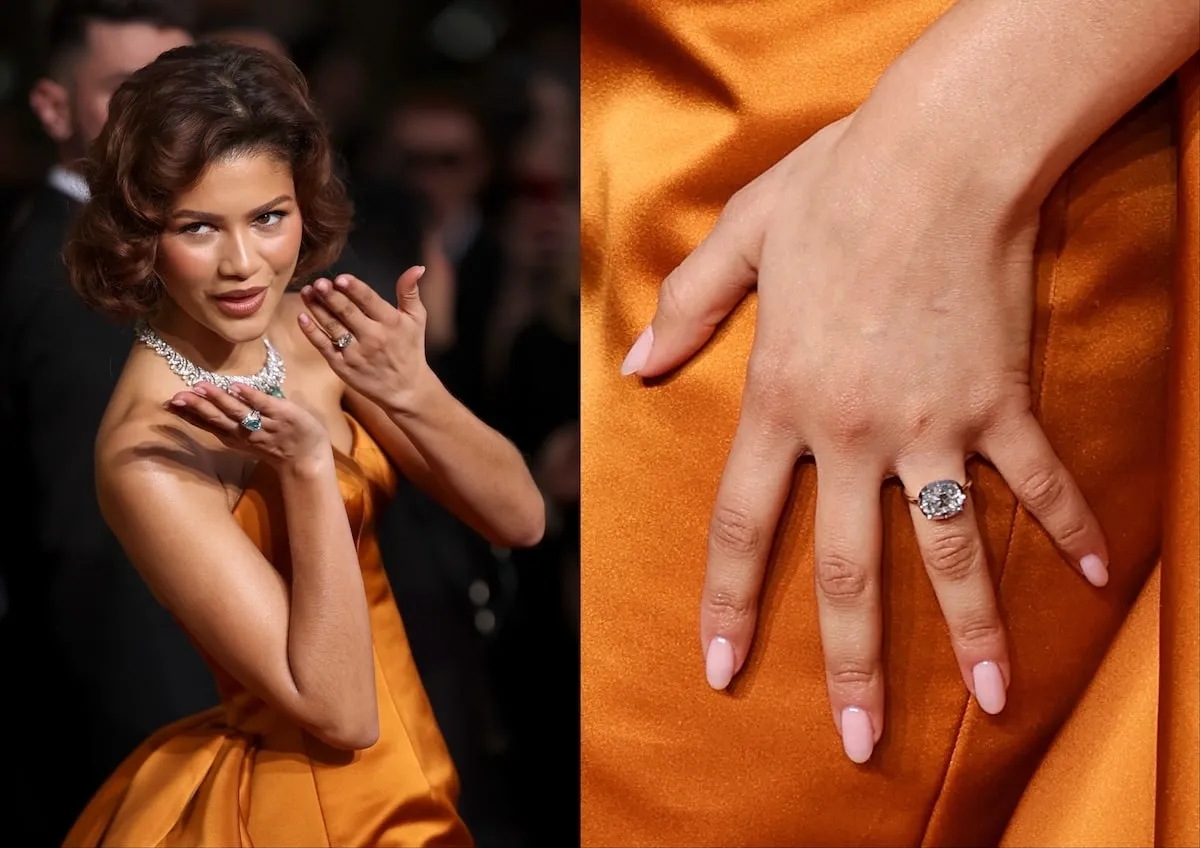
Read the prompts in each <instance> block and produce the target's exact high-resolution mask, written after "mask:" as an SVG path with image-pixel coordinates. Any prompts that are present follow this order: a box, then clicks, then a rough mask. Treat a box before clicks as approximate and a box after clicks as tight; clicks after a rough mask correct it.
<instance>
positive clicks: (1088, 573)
mask: <svg viewBox="0 0 1200 848" xmlns="http://www.w3.org/2000/svg"><path fill="white" fill-rule="evenodd" d="M1079 570H1080V571H1082V572H1083V576H1084V577H1086V578H1087V581H1088V582H1089V583H1091V584H1092V585H1093V586H1095V587H1097V588H1099V587H1101V586H1106V585H1108V569H1107V568H1105V566H1104V560H1102V559H1100V557H1098V556H1096V555H1095V554H1088V555H1087V556H1085V557H1084V558H1083V559H1081V560H1080V561H1079Z"/></svg>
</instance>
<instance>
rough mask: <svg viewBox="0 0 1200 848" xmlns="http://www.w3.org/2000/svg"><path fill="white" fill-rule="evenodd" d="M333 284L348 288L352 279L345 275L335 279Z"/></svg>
mask: <svg viewBox="0 0 1200 848" xmlns="http://www.w3.org/2000/svg"><path fill="white" fill-rule="evenodd" d="M333 284H334V285H335V286H337V287H338V288H339V289H344V288H346V286H348V285H350V280H348V279H347V278H345V277H338V278H337V279H336V280H334V281H333Z"/></svg>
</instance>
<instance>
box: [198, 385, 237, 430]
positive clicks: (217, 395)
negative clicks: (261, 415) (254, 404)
mask: <svg viewBox="0 0 1200 848" xmlns="http://www.w3.org/2000/svg"><path fill="white" fill-rule="evenodd" d="M192 391H193V392H194V393H196V394H198V395H200V397H202V398H205V399H206V400H207V401H208V402H209V403H211V404H212V405H213V406H215V407H216V408H217V409H219V410H220V411H221V413H222V414H223V415H225V416H226V417H227V418H230V419H232V420H234V421H241V420H242V419H243V418H245V417H246V416H247V415H249V414H250V407H249V406H248V405H247V404H246V403H245V402H244V401H241V400H239V399H238V398H236V397H234V396H233V395H231V394H229V393H227V392H225V391H223V390H222V389H221V388H220V387H219V386H215V385H213V384H212V383H203V382H201V383H196V384H195V385H194V386H192Z"/></svg>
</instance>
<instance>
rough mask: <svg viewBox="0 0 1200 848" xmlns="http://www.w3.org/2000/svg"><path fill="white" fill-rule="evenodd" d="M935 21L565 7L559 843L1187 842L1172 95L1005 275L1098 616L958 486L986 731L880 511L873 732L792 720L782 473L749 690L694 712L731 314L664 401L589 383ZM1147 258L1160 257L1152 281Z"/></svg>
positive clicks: (1180, 172) (801, 492)
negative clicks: (724, 219) (1101, 558)
mask: <svg viewBox="0 0 1200 848" xmlns="http://www.w3.org/2000/svg"><path fill="white" fill-rule="evenodd" d="M949 5H950V3H949V0H904V2H900V0H885V2H881V3H871V4H866V3H855V2H848V3H797V2H794V0H765V1H764V2H758V3H748V2H746V3H690V2H686V1H685V0H663V2H654V3H650V2H646V0H605V2H592V0H585V3H584V6H583V42H582V44H583V56H582V69H583V121H582V124H583V145H582V149H583V163H582V188H583V195H582V196H583V206H582V210H581V212H582V238H583V242H582V251H583V252H582V256H583V279H582V288H583V291H582V294H583V301H582V319H583V322H582V333H583V360H582V369H583V383H582V426H583V439H584V451H583V464H582V495H583V501H582V502H583V514H582V522H583V526H582V551H581V558H582V559H581V561H582V585H581V614H582V633H581V663H582V691H581V707H582V716H581V727H582V743H581V744H582V750H581V759H582V775H581V791H582V840H583V844H584V845H585V846H597V847H599V846H620V845H664V846H665V845H670V846H685V845H688V846H721V845H780V846H795V845H852V846H861V845H885V846H898V845H995V844H997V843H998V842H1000V840H1001V839H1005V840H1006V844H1011V845H1013V846H1029V845H1065V844H1092V845H1114V844H1120V845H1153V844H1155V843H1156V841H1157V843H1158V844H1170V845H1197V844H1200V832H1198V830H1197V825H1196V815H1195V811H1196V809H1197V806H1200V798H1198V797H1197V789H1196V786H1197V784H1196V780H1195V778H1196V770H1197V756H1196V735H1197V729H1196V728H1197V720H1198V715H1197V698H1196V689H1197V686H1198V685H1200V682H1198V678H1197V674H1196V670H1197V669H1196V658H1197V657H1196V654H1197V642H1196V620H1197V615H1198V613H1197V602H1196V598H1197V574H1198V571H1197V561H1196V560H1197V553H1196V549H1197V541H1196V524H1197V506H1196V504H1197V500H1196V490H1197V487H1198V486H1200V480H1198V476H1197V470H1196V440H1195V433H1196V428H1197V427H1198V426H1200V425H1198V423H1197V415H1196V403H1197V395H1198V389H1197V375H1196V367H1195V366H1196V350H1197V346H1198V345H1200V341H1198V338H1197V322H1196V320H1195V317H1194V312H1195V310H1196V309H1197V295H1196V292H1197V277H1196V273H1197V271H1196V266H1195V262H1196V251H1195V249H1194V240H1195V239H1196V235H1195V222H1196V212H1195V209H1196V206H1195V204H1196V182H1197V179H1198V178H1200V175H1198V174H1197V173H1196V170H1195V169H1196V168H1197V167H1198V166H1197V163H1196V147H1195V144H1196V142H1195V138H1196V131H1197V129H1196V121H1195V120H1194V118H1189V119H1188V120H1187V121H1185V122H1182V123H1181V122H1180V120H1179V115H1180V106H1179V100H1178V98H1177V84H1176V83H1174V82H1172V83H1171V84H1169V85H1165V86H1163V87H1162V88H1161V89H1160V90H1158V91H1156V92H1154V93H1153V94H1152V95H1151V96H1150V97H1148V98H1147V99H1146V100H1145V101H1144V102H1143V103H1141V104H1140V105H1139V106H1138V107H1137V108H1135V109H1134V110H1132V112H1131V113H1130V114H1129V115H1127V116H1126V117H1125V118H1124V119H1122V120H1121V121H1120V122H1119V123H1118V124H1117V125H1116V126H1115V127H1113V128H1112V129H1111V130H1110V131H1109V132H1108V133H1107V134H1106V135H1105V136H1104V137H1103V138H1101V139H1100V140H1099V141H1098V142H1097V143H1096V144H1095V145H1094V146H1093V147H1092V148H1091V149H1090V150H1089V151H1087V153H1086V154H1085V155H1084V156H1082V157H1081V158H1080V159H1079V160H1078V161H1077V162H1076V163H1075V164H1074V165H1073V166H1072V167H1071V168H1070V170H1069V171H1068V172H1067V173H1066V174H1065V175H1064V176H1063V178H1062V180H1061V181H1060V182H1059V184H1058V185H1057V187H1056V188H1055V189H1054V191H1053V193H1052V194H1051V196H1050V197H1049V199H1048V201H1047V202H1046V204H1045V207H1044V210H1043V226H1042V230H1041V236H1040V240H1039V244H1038V248H1037V264H1036V278H1037V284H1036V321H1035V324H1036V332H1035V336H1034V339H1033V346H1034V350H1033V358H1032V361H1033V363H1034V366H1033V374H1032V379H1033V388H1034V398H1035V412H1036V414H1037V416H1038V418H1039V420H1040V421H1041V423H1042V425H1043V427H1044V428H1045V430H1046V433H1047V435H1048V437H1049V439H1050V440H1051V442H1052V443H1053V444H1054V446H1055V448H1056V449H1057V451H1058V453H1059V455H1060V456H1061V457H1062V459H1063V460H1064V462H1065V463H1066V465H1067V467H1068V468H1069V469H1070V470H1071V471H1072V473H1073V474H1074V476H1075V479H1076V480H1077V481H1078V482H1079V484H1080V485H1081V487H1082V488H1083V491H1084V492H1085V494H1086V495H1087V497H1088V500H1089V502H1090V503H1091V505H1092V507H1093V508H1094V509H1095V511H1096V513H1097V515H1098V516H1099V519H1100V521H1101V523H1102V525H1103V527H1104V528H1105V530H1106V533H1107V536H1108V539H1109V544H1110V552H1111V559H1112V568H1111V581H1110V583H1109V584H1108V586H1107V587H1106V588H1105V589H1103V590H1097V589H1094V588H1092V587H1091V586H1090V585H1088V584H1087V583H1086V582H1085V581H1084V580H1083V579H1081V578H1080V577H1079V575H1078V574H1077V573H1075V572H1074V571H1073V570H1072V569H1071V568H1070V567H1069V566H1068V565H1067V564H1066V563H1065V562H1063V561H1062V559H1061V558H1060V556H1059V554H1058V553H1057V552H1056V551H1055V549H1054V547H1053V545H1052V544H1051V542H1050V541H1049V539H1048V538H1047V536H1046V535H1045V533H1044V532H1043V531H1042V530H1041V529H1040V527H1039V526H1038V524H1037V522H1036V521H1034V520H1033V519H1032V517H1031V516H1029V515H1028V514H1027V513H1026V512H1024V510H1022V509H1021V508H1019V506H1018V505H1017V504H1016V503H1015V501H1014V499H1013V496H1012V494H1011V493H1010V492H1009V490H1008V488H1007V486H1006V485H1005V484H1004V481H1003V480H1002V479H1001V478H1000V477H999V476H998V474H996V472H995V471H994V470H993V469H991V468H990V467H989V466H987V465H986V464H982V463H976V464H974V466H973V467H972V469H971V472H972V476H973V478H974V480H975V487H974V488H973V489H972V497H974V498H975V499H976V500H975V506H976V510H977V512H978V513H979V515H980V519H981V530H982V533H983V536H984V540H985V546H986V550H987V555H988V561H989V566H990V569H991V574H992V578H993V583H994V585H995V587H996V592H997V596H998V598H999V601H1000V605H1001V611H1002V614H1003V616H1004V618H1005V621H1006V623H1007V626H1008V628H1009V638H1010V649H1011V653H1012V664H1013V680H1012V682H1011V687H1010V689H1009V691H1008V705H1007V708H1006V709H1005V711H1004V712H1003V713H1002V714H1001V715H999V716H989V715H987V714H985V713H983V712H982V711H981V710H980V709H979V707H978V705H977V704H976V703H975V702H974V700H973V699H971V698H970V697H969V696H968V693H967V691H966V689H965V687H964V686H963V682H962V679H961V677H960V676H959V672H958V667H957V664H956V662H955V659H954V655H953V653H952V651H951V647H950V643H949V639H948V636H947V633H946V627H945V623H944V620H943V618H942V615H941V612H940V610H939V609H938V606H937V602H936V599H935V597H934V595H933V592H932V590H931V588H930V586H929V582H928V580H927V578H926V575H925V572H924V569H923V567H922V565H921V560H920V556H919V552H918V549H917V547H916V544H915V540H914V537H913V530H912V525H911V520H910V518H909V512H908V508H907V505H906V504H905V503H904V501H903V500H902V498H901V493H900V491H899V489H898V487H897V486H896V485H894V484H888V485H887V486H885V487H884V490H883V494H882V498H883V509H884V533H885V542H884V562H883V574H884V599H885V600H884V603H885V630H884V633H885V663H886V673H887V722H886V728H885V730H884V734H883V738H882V740H881V741H880V744H879V745H878V746H877V747H876V749H875V753H874V756H873V758H872V759H871V761H870V762H869V763H867V764H866V765H864V766H856V765H854V764H853V763H851V762H850V761H849V760H848V759H847V758H846V757H845V755H844V754H843V753H842V748H841V741H840V739H839V737H838V735H837V732H836V730H835V728H834V725H833V721H832V716H831V713H830V708H829V705H828V702H827V698H826V689H825V682H824V674H823V667H822V656H821V651H820V641H819V633H818V628H817V621H816V615H815V611H816V600H815V597H814V587H813V554H812V538H811V527H812V521H813V509H814V505H815V494H816V473H815V469H814V468H813V467H812V465H811V464H807V463H805V464H802V465H801V466H800V469H799V471H798V473H797V476H796V485H795V492H794V495H793V498H792V500H791V501H790V502H789V505H788V507H787V509H786V512H785V516H784V519H783V521H782V523H781V538H780V540H779V541H778V543H777V546H776V551H775V554H774V556H773V559H772V565H771V570H770V572H769V575H768V578H767V585H766V587H765V592H764V595H763V597H762V603H761V610H762V612H761V617H760V620H759V630H758V634H757V637H756V639H755V642H754V645H753V647H752V650H751V653H750V657H749V660H748V662H747V664H746V666H745V668H744V670H743V671H742V672H741V674H740V675H739V676H738V677H737V678H735V681H734V683H733V684H732V686H731V687H730V689H729V690H728V691H727V692H723V693H719V692H714V691H711V690H710V689H709V688H708V686H707V684H706V682H705V675H704V662H703V657H702V653H701V646H700V643H699V636H698V632H697V628H698V611H699V597H700V589H701V584H702V578H703V573H704V563H705V553H706V533H707V525H708V519H709V514H710V510H711V507H712V503H713V499H714V497H715V494H716V491H717V484H718V481H719V478H720V475H721V470H722V467H723V465H724V462H725V456H726V452H727V450H728V448H729V445H730V441H731V438H732V436H733V433H734V429H735V425H736V422H737V416H738V410H739V403H740V396H741V391H742V385H743V379H744V374H745V365H746V359H747V355H748V353H749V350H750V346H751V342H752V340H753V332H754V310H755V304H754V299H753V297H751V298H749V299H748V300H747V301H746V302H745V303H744V304H743V305H742V306H741V307H739V308H738V309H737V310H736V311H735V313H734V314H733V316H732V317H731V318H730V319H729V320H728V321H727V322H725V324H724V325H723V326H722V328H721V329H720V330H719V331H718V333H717V335H716V336H715V337H714V339H713V340H712V342H710V343H709V344H708V345H707V346H706V347H705V349H704V350H703V351H701V352H700V353H699V354H698V355H697V356H696V357H695V358H694V359H693V360H692V361H691V362H689V363H688V364H686V365H685V366H684V367H683V368H681V369H680V370H679V371H678V372H677V373H676V374H675V375H673V376H672V377H670V378H668V379H665V380H663V381H656V382H655V384H653V385H642V384H641V383H640V381H638V380H635V379H629V378H622V377H621V376H620V373H619V367H620V364H621V361H622V358H623V357H624V356H625V353H626V351H627V350H628V348H629V346H630V345H631V344H632V342H633V341H634V339H635V338H637V336H638V334H639V333H640V332H641V330H642V329H643V328H644V327H645V326H646V325H647V323H648V322H649V320H650V318H651V316H652V315H653V313H654V306H655V300H656V295H657V290H658V286H659V284H660V282H661V281H662V279H663V278H664V277H665V276H666V275H667V273H668V272H670V271H671V269H672V268H674V267H675V265H677V264H678V263H679V262H680V261H681V260H682V259H683V258H684V256H686V255H687V253H688V252H689V251H690V250H692V249H693V248H694V247H695V246H696V245H697V244H698V243H699V242H700V240H701V239H702V238H703V236H704V235H705V233H706V232H707V231H708V229H709V228H710V227H711V225H712V223H713V222H714V220H715V219H716V216H717V214H718V212H719V211H720V209H721V207H722V205H723V204H724V202H725V201H726V200H727V199H728V198H729V196H730V195H731V194H732V193H733V192H734V191H735V190H737V189H738V188H740V187H741V186H742V185H744V184H745V183H747V182H748V181H749V180H751V179H752V178H753V177H755V176H757V175H758V174H759V173H761V172H762V171H763V170H765V169H766V168H767V167H768V166H770V165H771V164H773V163H774V162H776V161H777V160H779V159H780V158H781V157H782V156H783V155H784V154H785V153H787V152H788V151H789V150H791V149H792V148H793V147H795V146H796V145H797V144H799V143H800V142H802V141H803V140H804V139H806V138H807V137H808V136H810V135H811V134H812V133H814V132H815V131H816V130H818V129H819V128H821V127H822V126H824V125H826V124H828V123H829V122H831V121H832V120H834V119H836V118H838V117H840V116H842V115H845V114H847V113H848V112H850V111H851V110H853V109H854V108H855V107H857V106H858V105H859V104H860V103H861V102H862V101H863V100H864V99H865V98H866V96H867V95H868V93H869V91H870V89H871V87H872V85H873V84H874V82H875V81H876V80H877V78H878V77H879V75H880V74H881V73H882V72H883V70H884V69H885V68H886V67H887V66H888V64H890V63H891V62H892V61H893V60H894V59H895V58H896V57H897V56H898V55H899V54H900V53H901V52H903V50H904V49H905V48H906V47H907V46H908V45H909V44H910V43H911V42H912V41H913V40H914V39H915V38H916V37H917V36H918V35H919V34H920V33H921V32H922V31H923V30H924V29H925V28H926V27H927V26H928V25H929V24H930V23H931V22H932V21H933V20H935V19H936V18H937V17H938V16H939V15H940V14H941V13H942V12H943V11H945V9H946V8H948V6H949ZM1185 84H1186V85H1187V86H1188V90H1189V91H1193V90H1194V88H1193V85H1194V81H1187V82H1186V83H1185ZM1187 104H1188V105H1187V109H1188V110H1191V111H1188V112H1187V115H1192V114H1194V110H1195V109H1196V100H1195V97H1194V95H1193V96H1192V99H1191V100H1189V101H1187ZM1181 133H1182V141H1181ZM1181 145H1182V147H1183V148H1184V149H1186V150H1189V151H1190V153H1188V154H1187V155H1186V156H1185V157H1184V158H1183V159H1181V158H1180V149H1181ZM1188 145H1190V147H1189V146H1188ZM1189 169H1190V170H1189ZM1181 198H1182V199H1183V201H1184V212H1183V214H1182V215H1181V214H1180V213H1179V208H1178V207H1179V202H1180V199H1181ZM1188 222H1190V224H1189V223H1188ZM1186 226H1190V227H1191V229H1186V230H1181V227H1186ZM1181 232H1184V238H1186V239H1192V240H1193V241H1192V242H1191V243H1190V244H1191V245H1192V246H1191V247H1188V248H1187V249H1186V251H1185V252H1182V253H1177V252H1176V247H1177V246H1178V245H1179V243H1180V239H1181V236H1180V233H1181ZM1181 256H1182V257H1183V259H1182V260H1180V257H1181ZM1164 527H1165V528H1166V529H1164ZM1160 558H1161V562H1162V568H1161V574H1162V576H1161V580H1160V578H1159V576H1158V575H1159V572H1160V569H1159V568H1158V566H1159V563H1160ZM1160 586H1161V595H1160V594H1159V588H1160ZM1139 598H1140V600H1139ZM1135 603H1136V607H1137V609H1136V614H1135V615H1130V610H1131V609H1133V608H1134V607H1135ZM1127 619H1128V620H1127ZM1160 628H1161V633H1162V639H1161V642H1160V640H1159V636H1158V633H1159V630H1160ZM1118 633H1120V634H1121V636H1120V637H1118ZM1122 648H1124V650H1123V651H1122V650H1121V649H1122ZM1110 649H1111V650H1110ZM1160 650H1161V651H1162V655H1163V658H1164V661H1163V663H1162V667H1161V673H1160V664H1159V661H1158V656H1159V652H1160ZM1114 710H1118V711H1119V710H1126V711H1125V712H1123V713H1121V714H1120V715H1116V714H1114ZM1139 710H1140V711H1139ZM1160 728H1161V729H1160ZM1114 731H1118V732H1114ZM1156 750H1157V753H1156ZM1048 752H1049V753H1048ZM1135 767H1140V770H1138V769H1136V768H1135ZM1039 768H1040V772H1039ZM1127 770H1128V771H1127ZM1135 771H1136V775H1135V774H1134V772H1135ZM1035 773H1038V774H1037V777H1036V778H1035V777H1034V775H1035ZM1081 775H1082V776H1081ZM1083 776H1088V777H1091V778H1092V779H1091V780H1084V779H1083ZM1101 789H1103V790H1105V791H1104V792H1103V793H1101V792H1100V790H1101ZM1122 792H1124V793H1125V794H1123V795H1122ZM1131 806H1132V807H1133V808H1135V809H1131ZM1018 808H1019V809H1018ZM1189 809H1190V812H1189ZM1006 830H1008V831H1009V833H1008V835H1007V836H1006V835H1005V832H1006ZM1114 834H1116V835H1117V837H1118V838H1119V839H1121V840H1124V839H1126V838H1128V840H1129V841H1114V840H1113V835H1114Z"/></svg>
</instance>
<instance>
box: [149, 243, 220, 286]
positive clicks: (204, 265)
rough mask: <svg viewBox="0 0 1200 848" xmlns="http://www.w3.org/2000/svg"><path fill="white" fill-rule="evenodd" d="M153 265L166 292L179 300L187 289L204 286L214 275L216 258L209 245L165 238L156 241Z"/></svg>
mask: <svg viewBox="0 0 1200 848" xmlns="http://www.w3.org/2000/svg"><path fill="white" fill-rule="evenodd" d="M154 268H155V270H156V271H157V272H158V276H159V277H161V278H162V281H163V284H164V285H165V286H166V288H167V293H168V294H170V295H171V298H172V299H174V300H179V299H181V298H184V299H186V298H187V295H188V292H189V291H190V290H192V289H194V288H198V287H203V286H206V285H207V284H208V283H209V282H210V281H211V280H212V278H213V277H214V276H216V269H217V260H216V257H215V255H214V252H213V250H212V249H211V248H206V247H203V246H199V245H186V244H183V243H181V242H179V241H177V240H174V239H165V240H163V241H161V242H159V245H158V260H157V261H156V262H155V264H154Z"/></svg>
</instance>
